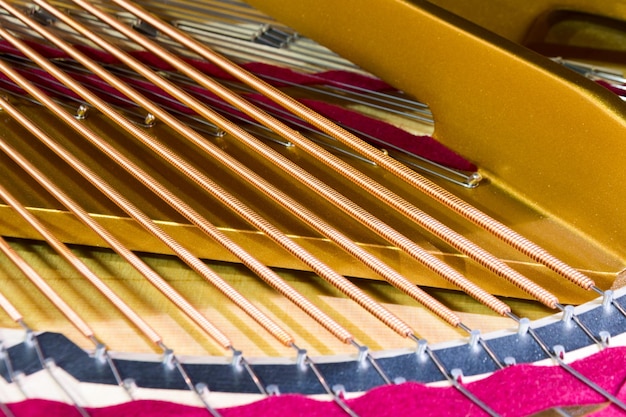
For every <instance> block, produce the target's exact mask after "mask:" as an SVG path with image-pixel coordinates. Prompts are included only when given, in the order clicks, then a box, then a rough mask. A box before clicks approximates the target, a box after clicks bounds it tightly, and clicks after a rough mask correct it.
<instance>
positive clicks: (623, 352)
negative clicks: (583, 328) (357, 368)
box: [9, 348, 626, 417]
mask: <svg viewBox="0 0 626 417" xmlns="http://www.w3.org/2000/svg"><path fill="white" fill-rule="evenodd" d="M573 367H574V368H575V369H577V370H578V371H580V372H581V373H583V374H584V375H585V376H587V377H589V378H591V379H592V380H593V381H594V382H596V383H597V384H599V385H600V386H602V387H603V388H604V389H606V390H607V391H609V392H610V393H612V394H616V395H617V396H618V398H620V399H621V400H623V401H626V348H611V349H605V350H604V351H602V352H600V353H598V354H596V355H593V356H590V357H588V358H585V359H583V360H580V361H578V362H575V363H574V364H573ZM466 386H467V388H468V389H469V390H470V391H471V392H472V393H473V394H475V395H476V396H477V397H478V398H480V399H482V400H483V401H484V402H486V403H487V404H488V405H489V406H490V407H491V408H492V409H493V410H495V411H496V412H497V413H499V414H500V415H502V416H503V417H523V416H528V415H530V414H534V413H536V412H539V411H541V410H545V409H548V408H552V407H557V406H572V405H590V404H601V403H605V402H606V400H605V399H604V398H603V397H602V396H601V395H599V394H597V393H596V392H595V391H593V390H591V389H590V388H588V387H586V386H585V385H583V384H582V383H581V382H580V381H578V380H576V379H575V378H573V377H572V376H571V375H569V374H568V373H566V372H565V371H563V370H562V369H561V368H559V367H558V366H550V367H543V366H541V367H540V366H533V365H518V366H513V367H510V368H507V369H504V370H502V371H499V372H496V373H495V374H493V375H492V376H490V377H489V378H486V379H483V380H481V381H477V382H473V383H470V384H467V385H466ZM347 402H348V404H349V405H350V407H351V408H352V409H353V410H354V411H355V412H356V413H357V414H358V415H359V416H361V417H387V416H389V417H392V416H393V417H395V416H404V415H407V416H408V415H415V416H428V417H458V416H465V417H480V416H483V415H484V413H483V412H482V411H481V410H480V409H479V408H478V407H477V406H476V405H474V404H472V403H471V402H470V401H468V400H467V399H466V398H465V397H464V396H462V395H461V394H460V393H459V392H458V391H457V390H455V389H454V388H433V387H427V386H424V385H421V384H417V383H405V384H401V385H393V386H385V387H380V388H376V389H373V390H371V391H370V392H368V393H366V394H365V395H363V396H361V397H359V398H356V399H352V400H348V401H347ZM9 406H10V408H11V410H12V411H13V412H14V413H15V414H16V416H30V417H71V416H74V415H78V414H77V412H76V410H75V409H74V408H73V407H72V406H68V405H65V404H61V403H56V402H51V401H43V400H28V401H24V402H21V403H15V404H10V405H9ZM88 411H89V413H90V415H91V416H93V417H118V416H119V417H131V416H132V417H148V416H150V417H173V416H180V417H200V416H203V417H205V416H207V415H208V414H207V412H206V410H204V409H203V408H197V407H189V406H181V405H177V404H172V403H167V402H160V401H135V402H131V403H125V404H121V405H116V406H111V407H106V408H94V409H89V410H88ZM219 411H220V413H221V414H222V415H223V416H224V417H248V416H264V417H286V416H301V417H345V413H344V412H343V411H342V410H341V409H339V407H338V406H337V405H336V404H334V403H333V402H322V401H316V400H312V399H309V398H306V397H302V396H298V395H282V396H275V397H269V398H267V399H264V400H261V401H257V402H255V403H253V404H249V405H245V406H240V407H233V408H227V409H221V410H219ZM623 415H624V412H623V411H620V410H619V409H618V408H617V407H615V406H613V405H611V406H609V407H606V408H604V409H602V410H601V411H599V412H596V413H595V414H594V417H618V416H623Z"/></svg>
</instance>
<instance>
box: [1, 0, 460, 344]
mask: <svg viewBox="0 0 626 417" xmlns="http://www.w3.org/2000/svg"><path fill="white" fill-rule="evenodd" d="M3 3H4V2H0V4H3ZM3 7H5V6H4V5H3ZM8 10H10V12H11V13H13V14H15V15H16V16H17V17H18V18H20V19H24V20H27V19H28V18H26V17H23V16H21V15H20V14H19V12H17V11H16V12H17V13H14V11H13V10H12V9H8ZM28 23H31V22H28ZM36 29H40V30H41V33H44V34H45V35H49V34H48V33H47V31H45V30H42V29H41V28H36ZM7 39H8V40H9V41H10V42H12V43H14V44H16V45H18V46H19V47H20V49H22V50H23V51H24V52H25V53H27V54H28V56H29V57H30V58H31V59H33V60H34V61H35V62H37V63H38V64H39V65H41V66H42V67H44V68H46V69H47V71H48V72H50V73H51V74H53V75H54V76H57V75H58V77H59V79H61V80H62V81H63V82H64V83H65V84H66V85H68V87H70V88H73V89H75V91H76V92H77V93H79V94H81V95H83V96H84V97H87V98H88V99H89V101H91V102H92V103H93V104H96V105H97V107H98V108H99V109H100V110H101V111H103V112H104V113H106V114H108V115H109V116H111V117H113V118H114V119H115V120H116V121H117V122H118V123H123V127H124V128H125V129H126V130H127V131H129V132H130V133H132V134H134V135H135V136H136V137H137V138H138V139H140V140H142V141H149V143H147V145H148V146H150V147H151V148H152V149H153V150H155V151H156V152H157V153H159V154H160V155H162V156H168V155H169V157H168V160H169V161H171V162H172V163H174V164H175V165H176V166H181V165H184V164H183V161H182V160H181V159H180V158H178V157H172V156H171V155H172V153H171V152H170V151H169V150H166V148H164V147H162V146H159V145H157V146H155V144H157V143H158V142H156V141H155V140H154V139H152V138H150V137H149V136H147V135H146V134H145V133H144V132H142V131H141V130H139V129H137V128H136V127H135V126H133V125H132V124H130V123H129V122H128V121H126V120H125V119H124V118H123V117H121V116H119V114H117V113H116V112H114V111H113V110H112V109H110V107H109V106H107V105H106V103H103V102H102V101H101V100H98V99H97V97H95V96H94V95H93V94H90V92H89V91H87V90H84V89H83V88H82V87H81V86H80V85H77V84H76V83H74V82H73V81H72V80H71V79H70V78H69V77H67V76H66V75H65V74H63V73H59V71H58V70H56V69H55V68H54V67H53V66H50V65H49V63H47V62H46V61H45V59H43V58H42V57H41V56H38V55H37V54H36V53H34V51H32V50H30V49H29V48H28V47H27V46H26V45H24V44H23V43H21V42H19V41H18V40H17V39H15V38H14V37H11V36H8V37H7ZM55 40H56V39H55ZM59 42H60V43H59V46H61V45H63V44H62V43H61V42H62V41H59ZM63 46H66V45H63ZM76 55H77V56H78V55H79V54H76ZM92 64H93V63H92ZM91 69H92V70H94V72H96V73H97V74H98V75H100V74H101V72H102V71H100V70H99V68H97V67H95V66H91ZM118 83H119V81H116V82H115V83H114V85H116V84H118ZM123 90H124V92H125V93H128V94H131V93H132V91H131V89H130V87H128V86H124V89H123ZM144 102H146V104H148V103H149V101H146V100H145V99H144ZM151 108H152V107H151ZM157 109H158V108H155V109H154V110H157ZM162 113H163V112H159V113H157V114H159V115H160V117H161V116H163V117H167V116H168V115H167V114H162ZM169 119H171V116H169ZM169 119H166V120H169ZM71 122H72V123H75V121H74V120H73V119H72V120H71ZM174 122H175V123H177V124H180V122H179V121H177V120H176V119H174V120H173V121H172V123H174ZM127 127H128V128H127ZM89 139H90V140H91V139H95V138H94V137H90V138H89ZM202 142H204V141H202ZM99 147H100V149H101V150H104V149H103V147H102V146H99ZM105 152H107V151H105ZM107 153H109V152H107ZM115 154H117V153H115ZM109 155H110V156H111V154H110V153H109ZM115 159H116V160H119V158H118V156H115ZM130 164H132V163H131V162H130V161H126V162H124V168H126V167H128V166H130ZM190 169H191V168H189V166H186V167H185V168H184V172H185V171H186V172H189V171H190ZM133 170H134V171H135V172H139V170H138V169H135V168H133ZM194 172H195V173H196V176H195V177H191V178H192V179H194V180H195V181H196V182H198V176H199V175H200V173H199V172H197V171H194ZM133 175H134V174H133ZM136 177H137V178H138V179H139V180H140V181H142V182H143V183H144V184H145V185H149V184H148V183H149V181H146V179H147V178H148V175H147V174H144V173H141V174H139V175H138V176H136ZM204 178H206V177H204ZM207 180H208V179H207ZM212 188H213V189H217V188H218V187H217V185H215V184H213V186H212ZM223 193H225V192H223ZM218 198H220V199H221V200H222V201H224V199H223V196H220V195H218ZM170 200H172V199H170ZM234 201H235V200H234V199H232V198H231V199H228V201H225V202H227V203H229V204H230V206H231V207H235V208H237V210H236V211H238V212H242V210H241V207H243V205H242V204H241V203H238V202H234ZM250 216H251V215H250V214H248V219H249V220H254V219H257V221H258V215H252V217H250ZM264 230H268V231H271V230H274V232H273V233H274V235H276V234H277V233H280V232H278V231H277V229H275V228H274V227H273V226H271V225H270V224H269V223H266V226H265V229H264ZM280 236H283V238H280V239H279V241H280V242H281V244H282V245H283V246H284V247H285V248H286V249H288V250H289V251H290V252H291V253H293V254H294V255H295V256H297V257H298V258H299V259H300V260H302V261H303V262H305V263H307V264H309V265H311V266H312V268H313V269H314V270H315V271H316V272H317V273H318V274H320V276H322V277H323V278H325V279H326V280H327V281H329V282H330V283H331V284H333V285H335V286H336V287H337V288H338V289H339V290H341V291H342V292H343V293H344V294H346V295H348V296H349V297H350V298H352V299H353V300H354V301H356V302H357V303H358V304H360V305H361V306H362V307H364V308H365V309H366V310H368V311H369V312H370V313H372V314H374V315H375V316H376V317H377V318H379V319H380V320H381V321H383V322H384V323H385V324H387V325H388V326H389V327H391V328H392V329H393V330H394V331H396V332H398V333H399V334H401V335H404V336H406V335H409V334H412V333H413V332H412V330H411V328H410V327H409V326H408V325H407V324H405V323H404V322H403V321H401V320H400V319H398V318H397V317H396V316H395V315H393V314H392V313H391V312H389V311H388V310H387V309H385V308H384V307H382V306H381V305H380V304H378V303H376V302H375V301H373V300H372V299H371V298H370V297H368V296H367V295H365V293H363V292H362V291H361V290H360V289H359V288H358V287H356V286H355V285H354V284H352V283H351V282H349V281H348V280H346V279H345V278H344V277H342V276H341V275H339V274H337V273H336V272H335V271H333V270H332V269H331V268H329V267H327V266H326V265H324V264H323V263H322V262H321V261H319V260H317V259H316V258H315V257H313V256H311V255H309V254H308V253H306V252H304V251H303V250H302V249H301V248H299V247H298V246H297V245H296V244H295V243H294V242H293V241H291V240H289V239H287V238H286V236H284V235H283V234H282V233H280ZM444 310H445V307H444V306H443V305H441V304H439V305H437V306H436V311H439V312H440V313H439V314H444V313H443V312H444ZM452 314H453V313H452ZM450 316H451V314H450V313H447V314H444V317H448V321H453V322H455V323H456V322H458V320H456V319H454V320H453V319H450V318H449V317H450ZM342 340H347V339H346V338H345V337H342Z"/></svg>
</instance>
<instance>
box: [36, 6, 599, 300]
mask: <svg viewBox="0 0 626 417" xmlns="http://www.w3.org/2000/svg"><path fill="white" fill-rule="evenodd" d="M39 1H40V0H35V2H39ZM112 2H113V3H115V4H117V5H119V6H120V7H122V8H124V9H126V10H127V11H129V12H130V13H132V14H134V15H136V16H137V17H139V18H140V19H141V20H142V21H145V22H147V23H148V24H150V25H152V26H154V27H155V28H157V29H158V30H159V31H161V32H162V33H164V34H167V35H168V36H170V37H171V38H173V39H175V40H177V41H178V42H180V43H181V44H182V45H185V46H186V47H187V48H189V49H191V50H192V51H193V52H195V53H197V54H198V55H200V56H202V57H203V58H205V59H207V60H209V61H210V62H212V63H214V64H216V65H218V66H219V67H220V68H221V69H223V70H224V71H226V72H228V73H229V74H230V75H232V76H233V77H235V78H237V79H238V80H240V81H241V82H243V83H245V84H247V85H249V86H251V87H252V88H254V89H255V90H257V91H259V92H260V93H262V94H263V95H265V96H266V97H268V98H270V99H271V100H273V101H274V102H276V103H277V104H279V105H281V106H283V107H284V108H286V109H288V110H289V111H291V112H292V113H294V114H296V115H298V116H299V117H301V118H302V119H304V120H305V121H307V122H309V123H311V124H312V125H313V126H315V127H317V128H318V129H320V130H321V131H323V132H324V133H326V134H328V135H330V136H332V137H334V138H335V139H337V140H339V141H340V142H342V143H343V144H345V145H346V146H348V147H349V148H351V149H352V150H354V151H356V152H357V153H359V154H361V155H363V156H364V157H365V158H367V159H369V160H371V161H373V162H375V163H376V164H377V165H379V166H380V167H382V168H384V169H386V170H388V171H389V172H391V173H393V174H394V175H396V176H398V177H399V178H400V179H402V180H403V181H406V182H407V183H409V184H411V185H413V186H414V187H416V188H417V189H419V190H420V191H422V192H424V193H425V194H426V195H428V196H430V197H431V198H433V199H435V200H437V201H438V202H440V203H442V204H444V205H445V206H446V207H448V208H450V209H452V210H453V211H454V212H456V213H458V214H459V215H461V216H463V217H464V218H466V219H467V220H470V221H471V222H473V223H475V224H476V225H478V226H480V227H482V228H484V229H485V230H487V231H489V232H490V233H492V234H493V235H494V236H496V237H498V238H499V239H501V240H503V241H504V242H506V243H507V244H509V245H511V246H512V247H514V248H515V249H517V250H519V251H520V252H522V253H524V254H525V255H526V256H528V257H530V258H531V259H533V260H535V261H537V262H540V263H542V264H543V265H545V266H547V267H548V268H550V269H551V270H553V271H555V272H556V273H558V274H560V275H561V276H563V277H565V278H567V279H568V280H570V281H571V282H573V283H575V284H576V285H579V286H580V287H582V288H585V289H590V288H591V287H593V286H594V282H593V280H591V279H590V278H589V277H587V276H586V275H584V274H583V273H581V272H580V271H577V270H576V269H574V268H572V267H571V266H568V265H567V264H565V263H564V262H562V261H560V260H559V259H557V258H556V257H554V256H553V255H551V254H550V253H549V252H547V251H546V250H545V249H543V248H541V247H540V246H538V245H537V244H536V243H534V242H531V241H530V240H528V239H526V238H524V237H523V236H521V235H519V234H518V233H517V232H515V231H513V230H512V229H510V228H509V227H507V226H505V225H503V224H502V223H500V222H498V221H497V220H495V219H493V218H491V217H490V216H488V215H487V214H485V213H483V212H482V211H480V210H478V209H477V208H476V207H474V206H472V205H470V204H468V203H467V202H465V201H463V200H461V199H460V198H458V197H456V196H455V195H453V194H452V193H450V192H449V191H447V190H445V189H443V188H441V187H439V186H437V185H436V184H434V183H433V182H432V181H430V180H428V179H427V178H425V177H424V176H422V175H420V174H419V173H417V172H415V171H413V170H411V169H409V168H408V167H406V166H405V165H403V164H402V163H400V162H398V161H396V160H395V159H393V158H391V157H389V156H388V155H385V154H384V153H383V152H380V150H378V149H376V148H375V147H373V146H371V145H369V144H368V143H366V142H364V141H362V140H361V139H359V138H358V137H356V136H355V135H353V134H351V133H350V132H348V131H346V130H345V129H343V128H341V127H339V126H337V125H336V124H335V123H333V122H332V121H330V120H328V119H327V118H325V117H323V116H321V115H320V114H318V113H316V112H315V111H313V110H312V109H310V108H308V107H306V106H304V105H303V104H301V103H299V102H298V101H297V100H295V99H293V98H292V97H290V96H288V95H287V94H285V93H283V92H281V91H280V90H278V89H276V88H274V87H273V86H271V85H269V84H268V83H266V82H264V81H263V80H261V79H259V78H258V77H256V76H254V75H253V74H250V73H249V72H248V71H246V70H245V69H243V68H241V67H239V66H238V65H236V64H234V63H232V62H231V61H230V60H228V59H227V58H225V57H224V56H222V55H220V54H218V53H216V52H215V51H213V50H211V49H210V48H208V47H207V46H206V45H203V44H202V43H200V42H198V41H196V40H195V39H193V38H192V37H190V36H188V35H186V34H184V33H183V32H181V31H180V30H177V29H176V28H173V27H172V26H170V25H168V24H166V23H165V22H163V21H162V20H160V19H158V18H157V17H155V16H153V15H151V14H149V13H148V12H146V11H145V10H143V9H142V8H141V7H139V6H137V5H134V4H131V3H129V2H127V1H126V0H112ZM326 158H328V155H324V157H323V158H320V159H319V160H320V161H321V162H325V161H326V160H327V159H326ZM498 269H499V268H498ZM544 291H545V290H544ZM538 296H539V297H541V298H544V297H546V294H545V293H544V294H538ZM541 298H539V299H540V300H541ZM544 303H545V304H547V305H550V304H553V302H552V301H550V299H549V298H548V299H545V298H544Z"/></svg>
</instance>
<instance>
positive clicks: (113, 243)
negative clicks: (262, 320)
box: [0, 61, 232, 349]
mask: <svg viewBox="0 0 626 417" xmlns="http://www.w3.org/2000/svg"><path fill="white" fill-rule="evenodd" d="M3 65H4V64H3V62H2V61H0V69H2V67H3ZM0 104H1V105H2V108H3V110H4V111H6V112H7V113H8V114H9V115H10V116H11V117H13V118H14V119H15V120H16V121H18V122H19V123H20V124H21V125H22V126H24V127H25V128H26V129H27V130H28V131H29V132H31V133H32V134H33V135H34V136H36V137H38V138H39V139H40V140H42V141H43V142H44V143H46V144H48V143H50V142H52V140H51V139H50V137H49V136H48V135H47V134H46V133H45V132H43V131H42V130H41V129H39V128H38V127H37V126H36V125H34V124H33V123H32V122H31V121H30V120H29V119H28V118H26V117H25V116H24V115H23V114H21V113H20V112H19V111H18V110H17V109H15V107H13V106H12V105H10V104H9V103H8V102H7V101H6V100H4V99H2V98H0ZM0 148H1V149H2V151H3V152H4V153H5V154H7V155H8V156H9V157H10V158H11V159H13V160H14V161H15V162H16V163H17V164H18V165H19V166H20V167H21V168H22V169H24V171H26V172H27V173H28V174H29V175H31V176H32V177H33V178H34V179H35V180H36V181H37V182H38V183H39V184H41V185H42V186H43V187H44V188H45V189H46V190H47V191H48V192H49V193H50V194H51V195H53V196H54V197H55V198H56V199H57V200H58V201H59V202H61V204H63V205H64V206H65V207H66V208H67V209H68V210H69V211H70V212H72V213H73V214H74V215H75V216H76V217H77V218H78V219H79V220H81V221H82V222H83V223H84V224H85V225H86V226H88V227H89V228H90V229H91V230H93V231H94V232H95V233H96V234H97V235H98V236H100V237H101V238H102V239H103V240H104V241H105V242H107V243H108V244H109V246H110V247H111V249H113V250H114V251H115V252H116V253H118V254H119V255H120V256H121V257H122V258H124V259H125V260H126V261H128V262H129V263H130V264H131V265H132V266H133V267H134V268H135V269H136V270H137V271H139V272H140V273H141V274H142V275H143V276H144V277H145V278H146V279H147V280H148V281H149V282H150V283H151V284H152V285H153V286H155V287H156V288H157V289H158V290H159V291H161V292H162V293H163V294H164V295H165V296H166V297H167V298H168V299H169V300H170V301H172V302H173V303H174V304H176V306H178V308H180V309H181V311H183V312H184V313H185V314H186V315H187V316H188V317H189V318H190V319H192V320H193V321H194V322H195V323H196V324H198V326H199V327H200V328H202V329H203V331H204V332H205V333H206V334H208V335H209V336H211V337H212V338H213V339H214V340H215V341H216V342H217V343H218V344H219V345H220V346H222V347H223V348H224V349H228V348H230V346H232V344H231V342H230V341H229V339H228V337H226V336H225V335H224V334H223V333H222V332H221V331H220V330H219V329H218V328H217V327H215V326H214V325H213V324H212V323H211V322H210V321H208V320H207V319H206V318H205V317H204V316H203V315H202V314H201V313H200V312H198V310H197V309H195V308H194V307H193V306H192V305H191V304H190V303H189V302H188V301H187V300H185V298H183V297H182V296H181V295H180V294H179V293H178V292H177V291H176V290H174V289H173V288H172V287H171V286H170V285H169V284H168V283H167V282H166V281H165V280H164V279H163V278H161V277H160V276H159V275H158V274H157V273H156V272H154V270H152V269H151V268H150V267H149V266H148V265H147V264H146V263H145V262H143V261H142V260H141V259H140V258H139V257H138V256H137V255H135V254H134V253H133V252H132V251H130V250H129V249H128V248H126V247H125V246H124V245H123V244H122V243H121V242H119V240H117V238H115V237H114V236H113V235H112V234H111V233H109V231H108V230H106V229H105V228H103V227H102V226H101V225H100V224H99V223H97V222H96V221H95V220H93V218H92V217H91V216H90V215H89V214H88V213H87V212H86V211H85V210H84V209H83V208H82V207H81V206H80V205H78V204H77V203H76V202H75V201H74V200H72V199H71V198H70V197H69V196H67V194H65V193H64V192H63V191H61V189H60V188H59V187H58V186H57V185H55V184H54V182H52V181H51V180H50V179H48V178H47V177H46V176H44V175H43V174H42V173H41V172H40V171H39V170H37V168H35V167H34V166H33V165H32V164H31V163H30V162H29V161H28V160H27V159H26V158H24V156H22V155H21V154H19V153H17V152H16V151H15V150H14V149H13V148H11V147H10V146H8V145H7V144H6V142H4V141H3V140H1V139H0ZM118 308H119V307H118ZM123 313H124V314H125V315H126V316H127V318H128V319H129V320H131V321H132V322H133V324H135V326H137V327H138V328H139V329H140V330H141V331H142V333H143V334H144V335H146V337H147V338H148V339H149V340H151V341H152V342H153V343H154V344H156V345H159V344H160V343H161V342H162V339H161V337H160V336H159V335H158V334H156V333H155V332H154V331H153V330H152V329H151V327H150V326H149V325H147V324H146V323H145V322H144V320H143V319H142V318H141V317H139V316H138V315H136V314H135V313H134V312H133V311H132V310H126V309H124V310H123Z"/></svg>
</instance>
